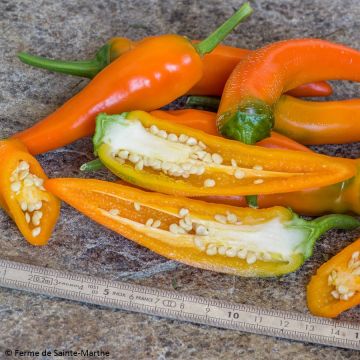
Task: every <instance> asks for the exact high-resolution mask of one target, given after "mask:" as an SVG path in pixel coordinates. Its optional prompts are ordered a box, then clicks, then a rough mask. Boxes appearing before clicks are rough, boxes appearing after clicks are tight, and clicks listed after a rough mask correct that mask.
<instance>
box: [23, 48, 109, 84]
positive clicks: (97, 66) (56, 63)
mask: <svg viewBox="0 0 360 360" xmlns="http://www.w3.org/2000/svg"><path fill="white" fill-rule="evenodd" d="M109 49H110V47H109V45H108V44H106V45H104V46H102V47H101V48H100V49H99V51H98V52H97V53H96V56H95V58H94V59H92V60H85V61H63V60H52V59H47V58H45V57H41V56H36V55H31V54H28V53H26V52H20V53H18V54H17V56H18V58H19V59H20V60H21V61H22V62H23V63H25V64H28V65H31V66H35V67H38V68H42V69H47V70H51V71H55V72H59V73H63V74H69V75H76V76H81V77H87V78H89V79H92V78H93V77H94V76H95V75H96V74H97V73H98V72H100V71H101V70H102V69H103V68H104V67H105V66H107V65H108V64H109V63H110V59H109V56H110V55H109Z"/></svg>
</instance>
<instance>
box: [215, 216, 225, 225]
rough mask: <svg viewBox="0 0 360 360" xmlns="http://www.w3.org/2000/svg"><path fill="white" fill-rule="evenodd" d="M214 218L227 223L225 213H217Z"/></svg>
mask: <svg viewBox="0 0 360 360" xmlns="http://www.w3.org/2000/svg"><path fill="white" fill-rule="evenodd" d="M214 219H215V220H216V221H217V222H219V223H221V224H226V216H224V215H220V214H216V215H215V216H214Z"/></svg>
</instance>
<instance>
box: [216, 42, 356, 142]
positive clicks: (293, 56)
mask: <svg viewBox="0 0 360 360" xmlns="http://www.w3.org/2000/svg"><path fill="white" fill-rule="evenodd" d="M327 79H333V80H340V79H342V80H353V81H360V51H357V50H354V49H351V48H349V47H346V46H343V45H339V44H334V43H330V42H328V41H323V40H317V39H295V40H286V41H281V42H277V43H273V44H270V45H268V46H266V47H264V48H262V49H259V50H256V51H254V52H252V53H251V54H249V55H248V56H247V57H246V59H244V61H242V62H240V63H239V64H238V65H237V67H236V68H235V69H234V71H233V72H232V73H231V76H230V77H229V79H228V81H227V83H226V86H225V89H224V93H223V95H222V98H221V102H220V107H219V111H218V118H217V121H218V126H219V129H220V132H221V134H222V135H224V136H226V137H229V138H232V139H236V140H239V141H242V142H245V143H255V142H256V141H259V140H261V139H262V138H265V137H267V136H269V134H270V130H271V128H272V127H273V125H274V115H273V107H274V106H275V105H276V104H277V102H278V100H279V98H280V96H281V95H282V94H283V93H285V92H286V91H288V90H290V89H293V88H294V87H297V86H298V85H301V84H304V83H307V82H310V81H321V80H327Z"/></svg>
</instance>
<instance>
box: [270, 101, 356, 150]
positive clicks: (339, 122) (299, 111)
mask: <svg viewBox="0 0 360 360" xmlns="http://www.w3.org/2000/svg"><path fill="white" fill-rule="evenodd" d="M274 118H275V125H274V129H275V130H276V131H278V132H280V133H282V134H284V135H286V136H288V137H290V138H292V139H294V140H296V141H298V142H300V143H302V144H307V145H318V144H344V143H349V142H356V141H360V99H351V100H342V101H329V102H315V101H304V100H300V99H296V98H294V97H292V96H286V95H284V96H281V97H280V99H279V101H278V102H277V103H276V106H275V107H274Z"/></svg>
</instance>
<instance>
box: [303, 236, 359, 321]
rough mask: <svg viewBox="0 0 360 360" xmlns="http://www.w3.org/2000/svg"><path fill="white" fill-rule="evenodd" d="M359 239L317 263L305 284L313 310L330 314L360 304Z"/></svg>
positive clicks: (319, 313)
mask: <svg viewBox="0 0 360 360" xmlns="http://www.w3.org/2000/svg"><path fill="white" fill-rule="evenodd" d="M359 254H360V239H358V240H356V241H355V242H353V243H352V244H350V245H349V246H347V247H346V248H345V249H343V250H342V251H340V252H339V253H338V254H337V255H335V256H334V257H332V258H331V259H330V260H328V261H327V262H326V263H325V264H323V265H322V266H320V268H319V269H318V270H317V272H316V275H314V276H313V277H312V278H311V280H310V282H309V284H308V286H307V304H308V307H309V310H310V311H311V313H312V314H314V315H316V316H324V317H329V318H333V317H336V316H338V315H339V314H341V313H342V312H343V311H345V310H347V309H350V308H352V307H354V306H356V305H359V304H360V256H359Z"/></svg>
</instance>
